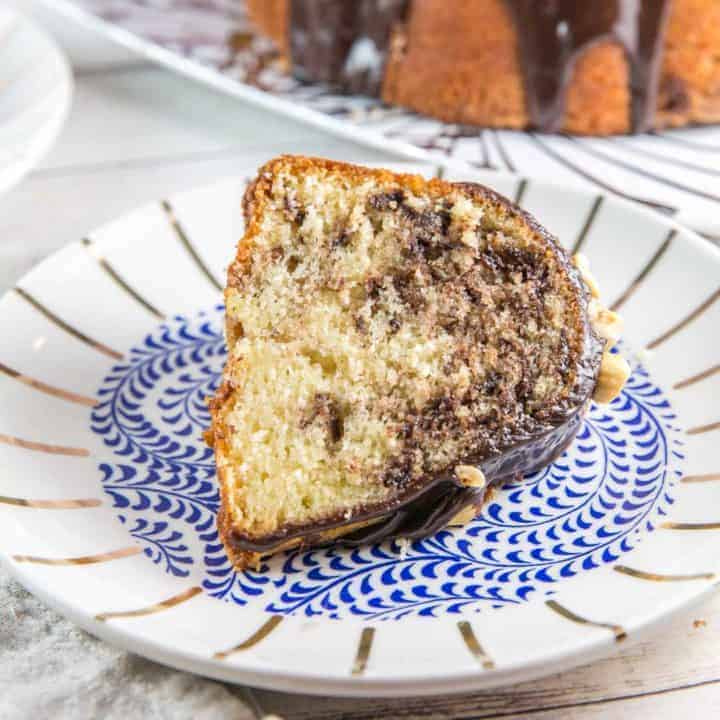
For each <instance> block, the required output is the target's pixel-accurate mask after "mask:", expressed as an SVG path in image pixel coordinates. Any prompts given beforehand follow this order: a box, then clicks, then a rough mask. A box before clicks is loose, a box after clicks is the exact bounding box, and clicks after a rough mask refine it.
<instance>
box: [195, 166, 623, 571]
mask: <svg viewBox="0 0 720 720" xmlns="http://www.w3.org/2000/svg"><path fill="white" fill-rule="evenodd" d="M245 214H246V221H247V229H246V233H245V236H244V237H243V239H242V240H241V241H240V244H239V245H238V249H237V256H236V258H235V260H234V262H233V263H232V265H231V266H230V269H229V271H228V285H227V289H226V291H225V303H226V321H227V327H226V331H227V340H228V350H229V356H228V361H227V365H226V368H225V373H224V378H223V383H222V386H221V387H220V389H219V390H218V392H217V395H216V396H215V398H214V399H213V400H212V402H211V412H212V428H211V430H210V431H209V433H208V437H209V440H210V442H211V444H212V445H213V446H214V449H215V456H216V460H217V469H218V478H219V482H220V488H221V494H222V508H221V511H220V515H219V519H218V524H219V529H220V535H221V538H222V540H223V542H224V543H225V546H226V548H227V551H228V554H229V556H230V557H231V559H232V560H233V562H234V564H235V565H236V566H237V567H239V568H242V567H246V566H248V565H251V564H255V563H257V561H258V559H259V557H260V556H261V555H263V554H267V553H271V552H274V551H276V550H279V549H283V548H289V547H294V546H298V545H304V546H310V545H317V544H322V543H327V542H330V541H335V542H342V543H345V544H350V545H352V544H356V543H361V542H368V541H371V540H378V539H381V538H387V537H404V538H417V537H421V536H424V535H427V534H429V533H432V532H434V531H436V530H438V529H439V528H442V527H444V526H446V525H447V524H449V523H451V522H463V521H466V520H469V519H471V518H472V517H474V515H475V514H476V512H477V510H478V509H479V507H480V505H481V503H482V500H483V497H484V495H485V493H486V491H487V489H488V487H489V486H490V485H491V484H494V483H497V482H501V481H503V480H506V479H510V478H516V477H518V476H519V475H522V474H525V473H529V472H532V471H534V470H537V469H539V468H541V467H543V466H544V465H546V464H548V463H549V462H551V461H552V460H553V459H554V458H555V457H556V456H557V455H558V454H559V453H561V452H562V451H563V449H564V448H565V447H566V446H567V445H568V443H569V442H570V441H571V440H572V438H573V437H574V435H575V433H576V431H577V430H578V427H579V424H580V422H581V419H582V416H583V413H584V412H585V411H586V409H587V407H588V404H589V401H590V398H591V397H592V396H593V393H597V396H598V398H599V399H600V400H603V401H607V400H609V399H612V397H614V396H615V395H616V394H617V393H618V392H619V390H620V388H621V387H622V384H623V383H624V381H625V379H626V377H627V373H628V368H627V365H626V363H625V362H624V361H623V360H622V359H621V358H620V356H618V355H615V354H610V353H609V345H610V344H612V342H614V340H615V339H617V335H618V333H619V319H618V318H617V316H616V315H615V314H614V313H610V312H609V311H607V310H605V309H604V308H602V306H601V305H600V304H599V302H598V300H597V298H596V297H593V296H594V295H595V294H596V292H595V285H594V282H593V281H592V280H591V278H590V276H589V274H588V273H587V269H586V267H585V265H584V264H583V263H581V264H580V267H579V268H578V267H576V266H575V265H574V264H573V262H572V261H571V260H570V258H569V257H568V256H567V254H566V253H565V251H564V250H563V249H562V248H561V247H560V246H559V244H558V243H557V241H556V240H555V239H554V238H553V237H552V236H550V235H549V234H548V233H547V232H546V231H545V230H543V229H542V228H541V227H540V226H539V225H538V224H537V222H536V221H535V220H534V219H533V218H532V217H531V216H529V215H528V214H527V213H525V212H523V211H522V210H520V209H519V208H517V207H515V206H514V205H512V204H511V203H510V202H509V201H508V200H506V199H505V198H503V197H501V196H499V195H497V194H495V193H494V192H492V191H491V190H488V189H487V188H484V187H482V186H480V185H473V184H467V183H460V184H454V183H448V182H443V181H441V180H437V179H435V180H424V179H423V178H421V177H419V176H416V175H395V174H393V173H390V172H387V171H385V170H370V169H365V168H360V167H355V166H352V165H345V164H342V163H335V162H330V161H326V160H317V159H311V158H304V157H281V158H278V159H276V160H274V161H272V162H270V163H268V164H267V165H266V166H265V167H263V168H262V169H261V170H260V172H259V175H258V177H257V179H256V180H255V182H254V183H253V184H252V185H251V186H250V187H249V188H248V190H247V194H246V197H245ZM583 274H585V275H586V276H587V278H588V280H587V281H585V282H584V281H583Z"/></svg>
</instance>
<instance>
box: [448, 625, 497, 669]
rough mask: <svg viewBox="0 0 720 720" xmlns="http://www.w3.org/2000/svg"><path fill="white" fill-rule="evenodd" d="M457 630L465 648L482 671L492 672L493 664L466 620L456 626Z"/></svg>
mask: <svg viewBox="0 0 720 720" xmlns="http://www.w3.org/2000/svg"><path fill="white" fill-rule="evenodd" d="M457 626H458V630H460V635H462V639H463V640H464V641H465V646H466V647H467V649H468V650H469V651H470V653H471V654H472V656H473V657H474V658H475V659H476V660H477V661H478V662H479V663H480V664H481V665H482V667H483V669H484V670H493V669H494V668H495V663H494V662H493V660H492V658H491V657H490V656H489V655H488V654H487V653H486V652H485V650H483V647H482V645H481V644H480V642H479V641H478V639H477V635H475V631H474V630H473V629H472V625H471V624H470V623H469V622H468V621H467V620H461V621H460V622H459V623H458V624H457Z"/></svg>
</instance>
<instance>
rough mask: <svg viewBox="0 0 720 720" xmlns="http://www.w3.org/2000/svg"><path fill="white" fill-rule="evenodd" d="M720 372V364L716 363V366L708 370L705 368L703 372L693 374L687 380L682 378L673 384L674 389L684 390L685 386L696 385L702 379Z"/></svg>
mask: <svg viewBox="0 0 720 720" xmlns="http://www.w3.org/2000/svg"><path fill="white" fill-rule="evenodd" d="M719 372H720V364H718V365H715V366H714V367H711V368H709V369H708V370H703V371H702V372H699V373H697V374H696V375H691V376H690V377H689V378H685V380H681V381H680V382H676V383H675V384H674V385H673V389H674V390H682V389H683V388H686V387H688V386H689V385H694V384H695V383H697V382H700V381H701V380H707V378H709V377H712V376H713V375H715V374H716V373H719Z"/></svg>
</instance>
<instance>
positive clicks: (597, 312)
mask: <svg viewBox="0 0 720 720" xmlns="http://www.w3.org/2000/svg"><path fill="white" fill-rule="evenodd" d="M588 314H589V315H590V322H591V323H592V326H593V328H594V329H595V331H596V332H597V334H598V335H600V337H602V338H604V339H605V340H607V346H608V347H609V348H610V347H613V345H615V343H616V342H617V341H618V340H619V339H620V336H621V335H622V331H623V326H624V323H623V319H622V317H620V315H618V314H617V313H616V312H613V311H612V310H608V309H607V308H605V307H603V306H602V305H601V304H600V303H599V302H598V301H597V300H591V301H590V304H589V306H588Z"/></svg>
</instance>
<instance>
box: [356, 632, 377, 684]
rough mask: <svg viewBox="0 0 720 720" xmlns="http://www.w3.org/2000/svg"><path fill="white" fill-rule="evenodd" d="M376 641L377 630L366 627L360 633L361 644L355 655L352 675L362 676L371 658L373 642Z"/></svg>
mask: <svg viewBox="0 0 720 720" xmlns="http://www.w3.org/2000/svg"><path fill="white" fill-rule="evenodd" d="M374 639H375V628H374V627H366V628H363V631H362V632H361V633H360V642H359V643H358V648H357V652H356V653H355V661H354V662H353V666H352V673H351V674H352V675H362V674H363V673H364V672H365V670H366V668H367V664H368V659H369V658H370V651H371V650H372V644H373V640H374Z"/></svg>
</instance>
